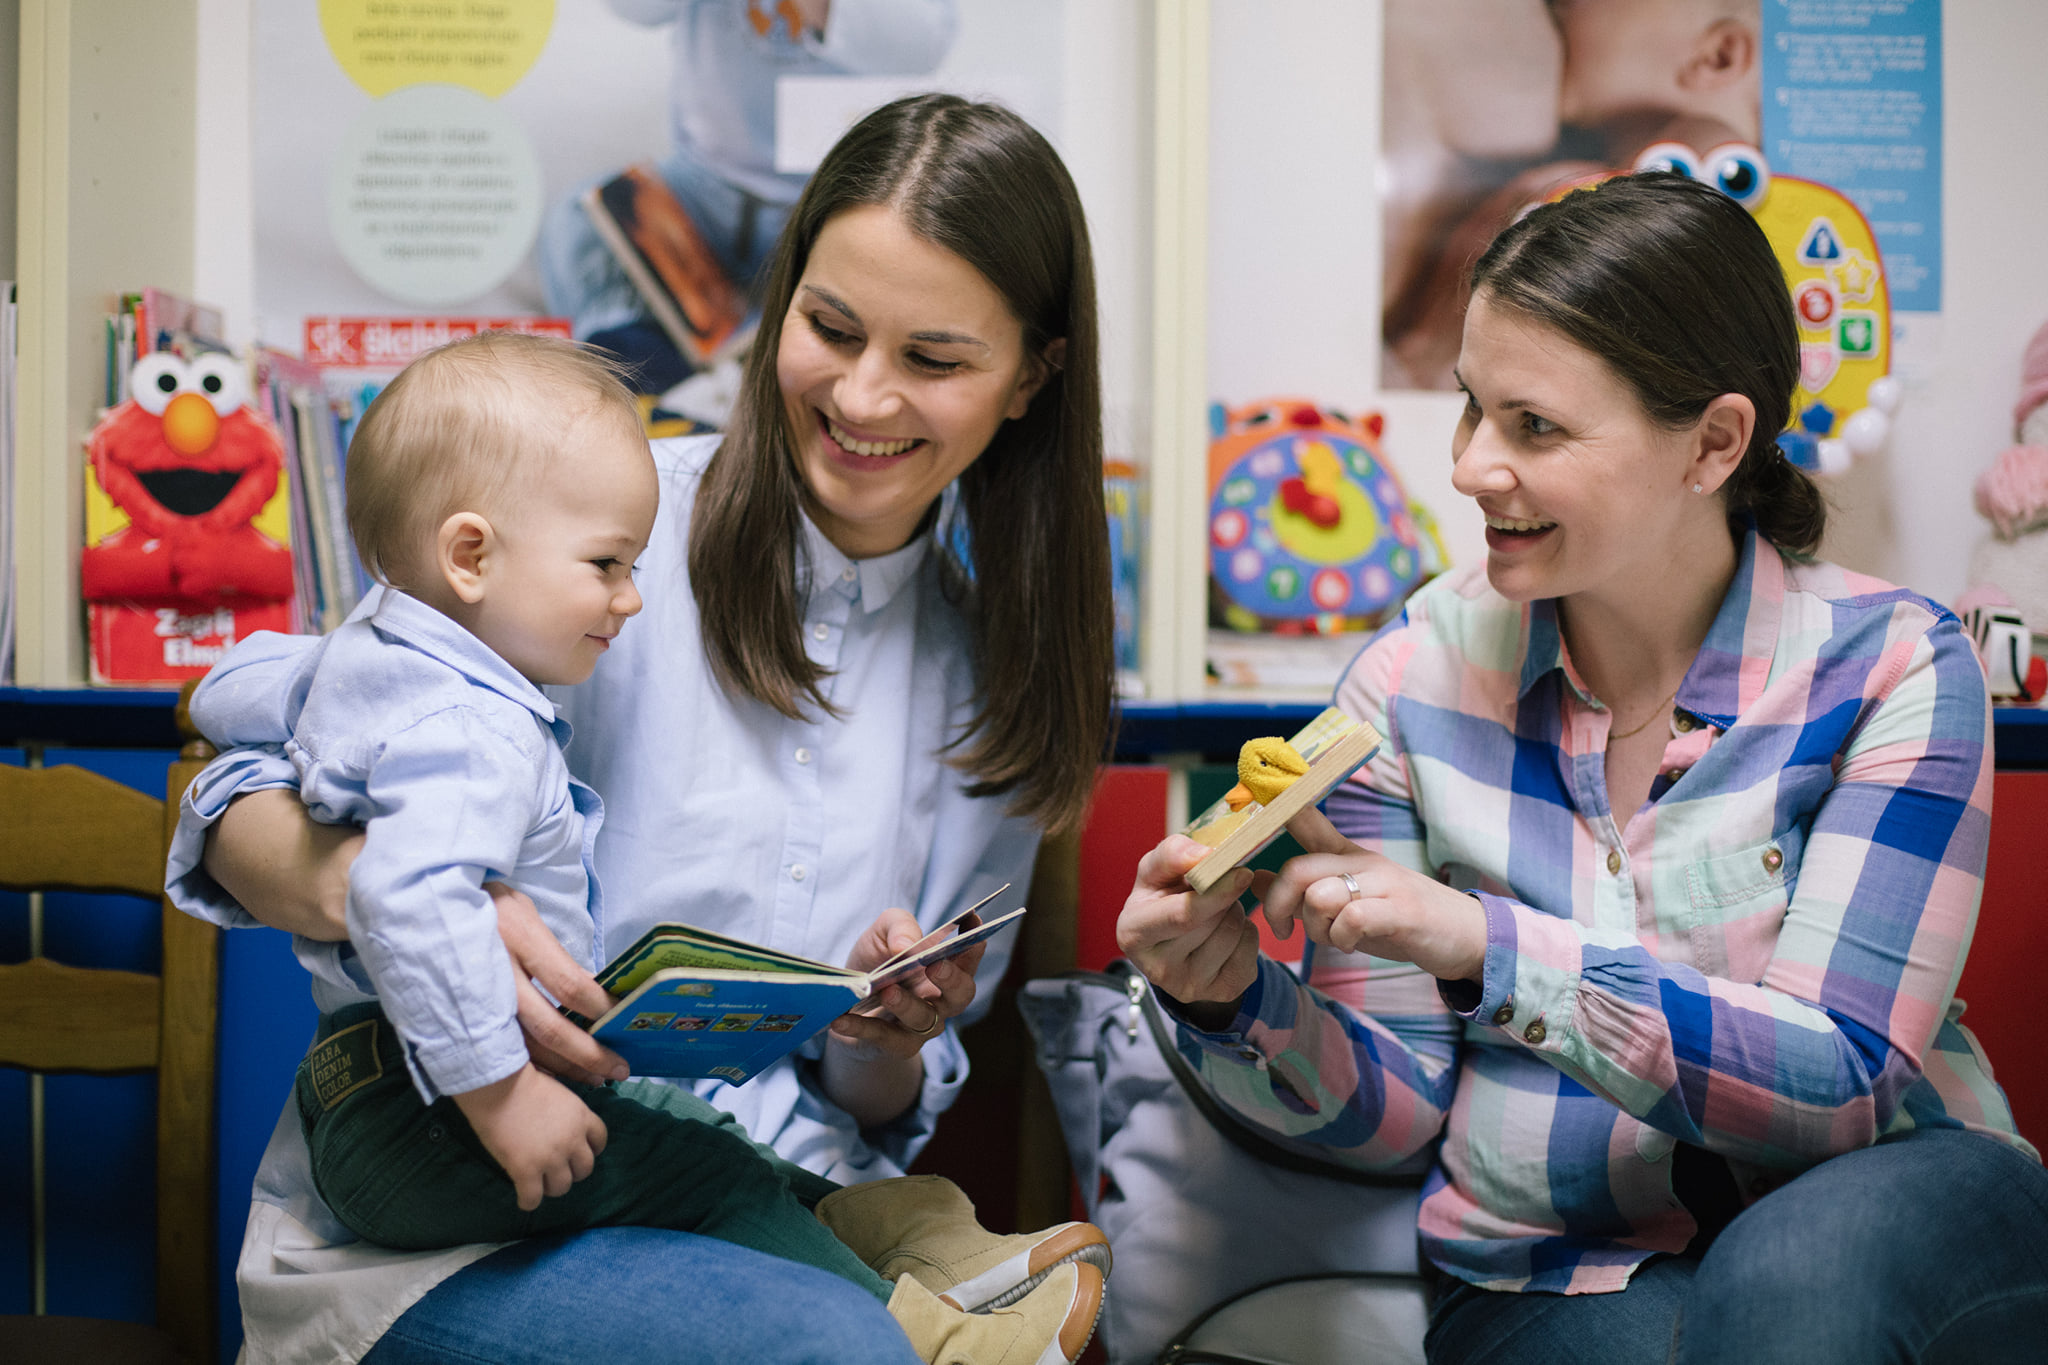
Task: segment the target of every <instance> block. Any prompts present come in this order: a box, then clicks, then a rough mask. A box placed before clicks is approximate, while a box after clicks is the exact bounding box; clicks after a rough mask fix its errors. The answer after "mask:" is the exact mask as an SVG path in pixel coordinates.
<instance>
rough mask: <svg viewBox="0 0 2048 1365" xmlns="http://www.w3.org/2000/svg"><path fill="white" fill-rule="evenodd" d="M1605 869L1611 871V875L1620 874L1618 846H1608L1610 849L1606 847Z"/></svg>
mask: <svg viewBox="0 0 2048 1365" xmlns="http://www.w3.org/2000/svg"><path fill="white" fill-rule="evenodd" d="M1607 870H1608V872H1610V873H1612V874H1613V875H1615V876H1617V877H1618V876H1620V875H1621V850H1620V849H1618V848H1610V849H1608V850H1607Z"/></svg>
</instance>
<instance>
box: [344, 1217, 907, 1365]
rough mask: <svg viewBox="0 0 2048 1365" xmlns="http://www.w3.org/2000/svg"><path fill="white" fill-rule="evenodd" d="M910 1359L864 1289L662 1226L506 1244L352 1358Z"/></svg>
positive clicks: (535, 1363) (693, 1362) (667, 1363)
mask: <svg viewBox="0 0 2048 1365" xmlns="http://www.w3.org/2000/svg"><path fill="white" fill-rule="evenodd" d="M483 1361H491V1362H495V1363H496V1365H626V1362H630V1363H631V1365H917V1353H916V1352H914V1351H913V1350H911V1348H910V1342H909V1340H908V1339H907V1338H905V1337H904V1335H903V1331H902V1329H901V1328H899V1327H898V1326H897V1325H896V1320H895V1319H894V1318H892V1317H890V1316H889V1312H888V1310H887V1309H886V1308H884V1307H883V1306H882V1305H881V1303H879V1302H878V1301H877V1300H876V1299H875V1297H874V1296H873V1295H872V1294H869V1293H867V1292H866V1291H865V1290H862V1289H860V1288H859V1287H857V1286H856V1285H854V1284H852V1283H851V1282H849V1281H847V1280H843V1279H840V1278H839V1277H838V1276H836V1275H832V1274H828V1273H827V1272H825V1271H822V1270H814V1269H812V1268H811V1267H809V1266H804V1265H798V1264H797V1263H796V1262H794V1261H784V1260H778V1259H776V1258H775V1257H773V1256H767V1255H763V1254H762V1253H760V1252H758V1251H750V1250H748V1249H747V1248H745V1247H739V1246H734V1245H733V1244H731V1243H730V1242H720V1241H714V1240H713V1239H711V1238H709V1237H700V1236H698V1235H697V1234H695V1233H691V1232H669V1231H665V1230H662V1229H659V1228H634V1227H616V1228H597V1229H593V1230H592V1231H589V1232H578V1233H570V1234H565V1235H557V1236H553V1237H536V1238H531V1239H529V1240H527V1241H523V1242H515V1243H513V1244H512V1245H511V1246H508V1247H505V1248H503V1249H501V1250H499V1251H496V1252H493V1253H492V1254H491V1255H489V1256H486V1257H484V1258H483V1259H482V1260H481V1261H477V1262H476V1263H474V1264H473V1265H469V1266H466V1267H464V1268H463V1269H462V1270H459V1271H457V1272H456V1273H455V1274H454V1275H451V1276H450V1277H448V1278H447V1279H445V1280H443V1281H442V1282H441V1283H440V1284H438V1285H436V1286H434V1288H433V1289H432V1290H430V1291H428V1293H427V1294H426V1296H425V1297H424V1298H422V1299H421V1300H420V1301H419V1302H418V1303H416V1304H414V1305H413V1306H412V1307H411V1308H409V1309H407V1310H406V1312H405V1314H404V1315H403V1316H402V1317H400V1318H399V1319H398V1321H397V1322H395V1323H393V1324H392V1325H391V1327H390V1329H389V1330H388V1331H386V1332H385V1334H384V1336H383V1337H382V1338H381V1339H380V1340H379V1341H378V1342H377V1344H376V1345H375V1346H374V1347H372V1348H371V1350H370V1353H369V1354H368V1355H366V1356H364V1357H363V1365H479V1362H483Z"/></svg>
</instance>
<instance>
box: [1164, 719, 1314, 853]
mask: <svg viewBox="0 0 2048 1365" xmlns="http://www.w3.org/2000/svg"><path fill="white" fill-rule="evenodd" d="M1307 772H1308V760H1307V759H1305V758H1303V757H1302V756H1301V755H1300V754H1299V753H1298V752H1296V751H1295V748H1294V746H1293V745H1292V744H1289V743H1288V742H1287V741H1286V740H1284V739H1278V738H1275V737H1273V736H1267V737H1265V738H1263V739H1248V740H1246V741H1245V742H1244V747H1243V748H1242V749H1240V750H1238V752H1237V785H1236V786H1235V787H1232V788H1231V789H1230V790H1229V791H1227V792H1225V793H1224V794H1223V801H1224V804H1225V805H1227V806H1229V807H1230V814H1228V815H1224V816H1220V817H1218V818H1217V819H1214V820H1211V821H1209V823H1207V824H1205V825H1203V826H1201V827H1200V828H1198V829H1194V830H1190V831H1189V836H1190V837H1192V838H1194V839H1197V840H1199V841H1201V842H1202V843H1205V844H1207V845H1209V846H1210V847H1211V848H1214V847H1215V846H1216V845H1217V844H1219V843H1221V842H1222V841H1223V839H1224V838H1225V836H1227V835H1228V834H1229V833H1230V832H1231V831H1232V830H1234V829H1236V828H1237V827H1238V826H1239V825H1241V824H1243V823H1244V822H1245V820H1246V819H1247V818H1248V817H1249V814H1250V811H1251V809H1252V807H1253V806H1255V805H1257V806H1268V805H1271V804H1272V803H1273V798H1274V797H1276V796H1278V795H1280V793H1281V792H1284V791H1286V790H1287V789H1288V788H1289V787H1290V786H1292V785H1294V782H1295V780H1296V779H1298V778H1300V777H1301V776H1303V775H1304V774H1305V773H1307Z"/></svg>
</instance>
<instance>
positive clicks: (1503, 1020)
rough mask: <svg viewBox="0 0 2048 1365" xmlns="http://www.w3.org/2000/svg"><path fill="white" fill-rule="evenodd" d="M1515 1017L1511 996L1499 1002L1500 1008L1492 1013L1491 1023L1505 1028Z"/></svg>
mask: <svg viewBox="0 0 2048 1365" xmlns="http://www.w3.org/2000/svg"><path fill="white" fill-rule="evenodd" d="M1514 1017H1515V997H1513V996H1512V995H1511V996H1509V997H1508V998H1507V999H1505V1000H1503V1001H1501V1002H1500V1008H1499V1009H1497V1010H1495V1011H1494V1012H1493V1022H1494V1023H1496V1024H1498V1025H1500V1026H1501V1027H1502V1028H1506V1027H1507V1026H1508V1024H1509V1023H1511V1022H1512V1021H1513V1020H1514Z"/></svg>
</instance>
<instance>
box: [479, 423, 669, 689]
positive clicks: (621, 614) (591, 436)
mask: <svg viewBox="0 0 2048 1365" xmlns="http://www.w3.org/2000/svg"><path fill="white" fill-rule="evenodd" d="M659 496H660V491H659V485H658V482H657V480H656V477H655V473H654V460H653V457H652V456H651V455H649V454H648V451H647V439H646V437H644V436H642V435H641V434H640V432H639V430H638V428H637V426H632V427H629V426H628V425H627V424H626V422H625V421H622V420H620V419H619V418H618V417H617V416H616V415H605V416H599V417H592V418H585V419H583V420H580V421H575V422H572V423H571V424H570V425H569V426H568V427H567V429H566V430H565V431H564V433H563V440H562V445H561V448H560V449H559V450H557V451H555V452H554V454H553V455H552V456H551V457H550V458H549V459H548V460H546V462H545V468H544V470H543V472H542V475H541V477H540V478H538V479H536V480H534V481H533V483H532V486H530V487H528V488H524V489H520V490H517V491H516V492H515V493H514V495H513V498H512V501H511V505H510V506H509V507H508V508H507V509H506V510H505V511H503V512H502V513H501V514H500V515H498V516H496V517H493V518H491V525H492V529H493V531H494V532H495V533H496V545H495V547H494V549H493V552H492V554H491V556H490V557H489V560H488V562H487V566H486V571H485V576H484V598H483V601H482V602H480V603H479V604H478V606H477V608H476V613H475V619H474V622H473V624H472V625H471V627H470V628H471V630H472V631H473V632H474V633H475V634H476V636H477V637H478V638H479V639H481V640H482V641H483V642H484V643H485V644H486V645H488V646H490V648H491V649H492V650H493V651H494V652H495V653H496V654H497V655H498V656H499V657H500V658H502V659H504V660H505V661H506V662H507V663H509V664H511V665H512V666H513V667H514V668H516V669H518V670H519V672H520V673H521V674H523V675H524V676H525V677H526V678H527V679H528V680H529V681H531V682H534V683H538V684H547V683H564V684H567V683H580V682H582V681H583V680H584V679H585V678H588V677H589V676H590V673H591V670H592V669H594V668H595V667H596V666H597V660H598V657H599V656H600V655H602V654H603V653H604V652H605V650H607V649H608V648H610V647H611V641H612V637H614V636H616V635H617V634H618V633H619V629H620V627H622V626H623V625H624V624H625V622H626V618H627V617H629V616H632V615H634V614H635V613H636V612H638V611H639V610H640V592H639V589H638V588H636V587H635V586H634V585H633V563H634V561H635V560H636V559H638V558H639V556H640V553H641V551H643V550H645V549H646V548H647V538H648V536H649V535H651V534H652V533H653V529H654V510H655V505H656V502H657V500H658V498H659Z"/></svg>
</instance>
